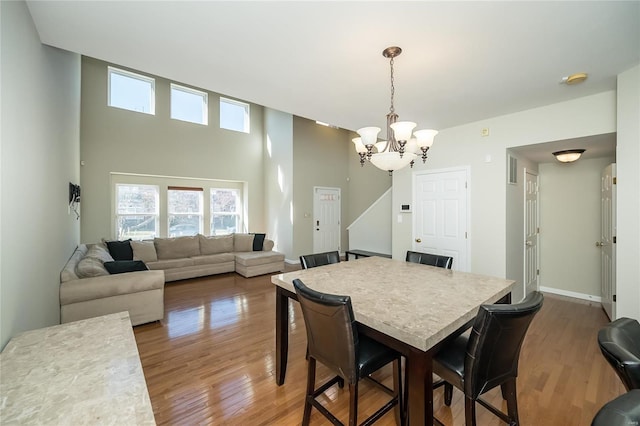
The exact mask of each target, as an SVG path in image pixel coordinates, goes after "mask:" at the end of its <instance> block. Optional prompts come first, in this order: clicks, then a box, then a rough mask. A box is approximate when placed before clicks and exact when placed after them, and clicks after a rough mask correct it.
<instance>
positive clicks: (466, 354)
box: [433, 291, 544, 426]
mask: <svg viewBox="0 0 640 426" xmlns="http://www.w3.org/2000/svg"><path fill="white" fill-rule="evenodd" d="M543 300H544V297H543V296H542V293H539V292H537V291H534V292H532V293H531V294H529V295H528V296H527V297H526V298H525V299H524V300H523V301H522V302H521V303H517V304H513V305H505V304H496V305H482V306H480V309H479V311H478V315H477V316H476V319H475V322H474V324H473V329H472V330H471V334H470V335H466V334H463V335H461V336H459V337H458V338H456V339H455V340H453V341H452V342H450V343H449V344H446V345H445V346H444V347H443V348H442V349H441V350H440V351H439V352H438V353H437V354H436V356H435V357H434V360H433V372H434V373H435V374H437V375H438V376H440V377H441V378H442V379H444V381H445V382H444V386H445V394H444V395H445V404H446V405H451V399H452V395H453V386H455V387H456V388H458V389H460V390H462V391H463V392H464V396H465V420H466V425H467V426H471V425H474V426H475V424H476V408H475V403H476V401H477V402H479V403H480V404H481V405H483V406H484V407H486V408H487V409H488V410H489V411H491V412H492V413H493V414H495V415H496V416H498V417H500V418H501V419H502V420H503V421H505V422H507V424H516V425H518V424H519V419H518V403H517V398H516V376H517V375H518V359H519V357H520V348H521V347H522V342H523V341H524V338H525V335H526V333H527V330H528V328H529V325H530V324H531V321H532V320H533V318H534V316H535V315H536V313H538V311H539V310H540V308H541V307H542V302H543ZM496 386H500V387H501V388H502V395H503V396H504V398H505V399H506V400H507V411H508V415H505V414H504V413H503V412H501V411H500V410H498V409H497V408H495V407H493V406H491V405H489V404H488V403H486V402H485V401H483V400H481V399H480V395H482V394H483V393H485V392H487V391H489V390H491V389H493V388H495V387H496Z"/></svg>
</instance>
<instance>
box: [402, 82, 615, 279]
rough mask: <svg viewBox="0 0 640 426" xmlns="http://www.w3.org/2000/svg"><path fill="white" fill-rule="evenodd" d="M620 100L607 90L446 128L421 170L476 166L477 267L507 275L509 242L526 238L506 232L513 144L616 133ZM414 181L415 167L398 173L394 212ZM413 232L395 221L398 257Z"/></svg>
mask: <svg viewBox="0 0 640 426" xmlns="http://www.w3.org/2000/svg"><path fill="white" fill-rule="evenodd" d="M615 104H616V93H615V92H614V91H609V92H603V93H599V94H596V95H592V96H586V97H583V98H579V99H574V100H572V101H568V102H562V103H557V104H553V105H548V106H545V107H541V108H535V109H531V110H527V111H522V112H518V113H514V114H509V115H504V116H500V117H493V118H490V119H487V120H483V121H481V122H475V123H469V124H465V125H462V126H458V127H453V128H449V129H444V130H442V131H441V132H440V133H439V134H438V136H436V139H435V142H434V144H433V147H432V148H431V150H430V151H429V153H430V155H429V160H427V164H426V165H425V166H423V165H422V164H419V165H418V166H417V169H418V170H420V169H422V168H428V169H445V168H450V167H459V166H469V167H470V170H471V173H470V186H469V188H470V205H469V212H470V218H471V220H470V223H471V227H470V233H469V239H470V242H471V252H470V257H471V272H475V273H480V274H487V275H494V276H498V277H505V276H506V272H507V255H506V250H507V246H510V245H511V244H512V243H507V241H508V240H511V239H517V238H521V236H519V235H507V233H506V230H507V226H506V224H507V220H506V213H507V208H506V200H507V197H506V184H505V182H506V176H507V167H506V160H505V159H506V150H507V148H509V147H515V146H523V145H532V144H537V143H544V142H550V141H556V140H563V139H571V138H576V137H583V136H590V135H600V134H604V133H612V132H615V131H616V108H615ZM482 128H489V129H490V136H489V137H482V136H481V129H482ZM487 156H488V157H487ZM487 159H489V160H490V161H487ZM411 182H412V175H411V172H410V171H405V170H401V171H399V172H394V176H393V199H394V201H393V206H392V208H393V209H394V210H393V214H392V217H395V216H397V214H398V213H399V210H400V205H401V204H407V203H410V202H411V199H412V191H413V188H412V184H411ZM411 232H412V230H411V221H410V220H405V221H404V222H403V223H401V224H399V223H396V222H395V221H394V223H393V257H394V258H397V259H400V258H402V257H403V256H404V253H405V252H406V250H408V249H410V248H411V244H412V240H411V237H412V233H411ZM513 244H517V242H516V243H513ZM520 262H522V260H520Z"/></svg>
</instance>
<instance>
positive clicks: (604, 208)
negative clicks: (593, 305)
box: [596, 164, 616, 320]
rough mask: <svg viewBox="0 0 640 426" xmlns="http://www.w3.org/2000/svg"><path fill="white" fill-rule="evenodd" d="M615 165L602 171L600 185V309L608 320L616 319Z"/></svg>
mask: <svg viewBox="0 0 640 426" xmlns="http://www.w3.org/2000/svg"><path fill="white" fill-rule="evenodd" d="M615 179H616V165H615V164H610V165H608V166H607V167H605V169H604V170H603V171H602V177H601V185H600V195H601V196H600V213H601V214H600V241H598V242H596V246H598V247H600V263H601V274H602V276H601V288H602V308H603V309H604V311H605V312H606V313H607V315H608V316H609V319H610V320H613V319H615V317H616V302H615V294H616V181H615Z"/></svg>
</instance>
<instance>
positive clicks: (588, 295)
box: [540, 287, 602, 303]
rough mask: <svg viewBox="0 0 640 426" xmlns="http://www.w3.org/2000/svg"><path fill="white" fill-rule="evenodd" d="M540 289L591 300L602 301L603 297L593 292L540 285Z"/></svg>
mask: <svg viewBox="0 0 640 426" xmlns="http://www.w3.org/2000/svg"><path fill="white" fill-rule="evenodd" d="M540 291H543V292H546V293H552V294H559V295H560V296H567V297H573V298H575V299H582V300H588V301H590V302H598V303H600V302H602V297H600V296H594V295H592V294H584V293H577V292H575V291H568V290H561V289H559V288H551V287H540Z"/></svg>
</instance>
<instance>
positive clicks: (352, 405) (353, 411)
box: [349, 382, 358, 426]
mask: <svg viewBox="0 0 640 426" xmlns="http://www.w3.org/2000/svg"><path fill="white" fill-rule="evenodd" d="M357 425H358V382H356V383H353V384H352V383H349V426H357Z"/></svg>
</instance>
